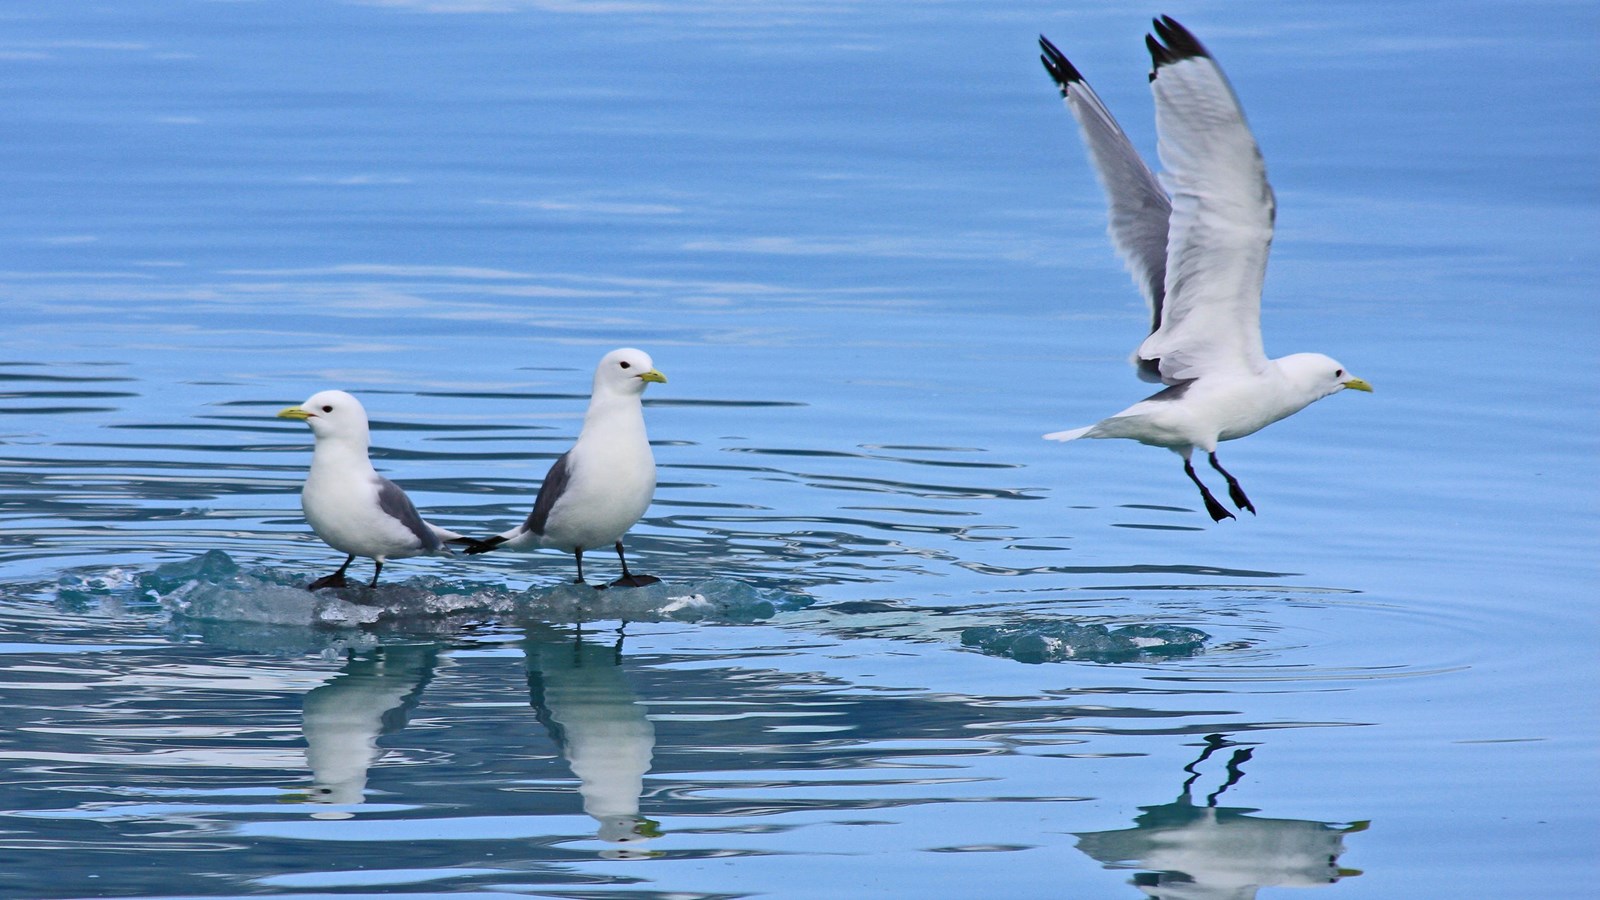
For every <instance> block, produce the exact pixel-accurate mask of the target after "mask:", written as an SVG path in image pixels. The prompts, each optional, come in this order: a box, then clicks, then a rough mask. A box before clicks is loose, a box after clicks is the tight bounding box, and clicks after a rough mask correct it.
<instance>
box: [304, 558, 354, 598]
mask: <svg viewBox="0 0 1600 900" xmlns="http://www.w3.org/2000/svg"><path fill="white" fill-rule="evenodd" d="M355 561H356V555H355V554H354V553H352V554H350V555H349V556H348V557H346V558H345V561H344V565H342V566H340V567H339V571H337V572H335V573H333V574H332V575H324V576H322V577H321V578H318V579H317V580H316V581H313V582H311V583H310V584H308V585H306V590H308V591H320V590H322V589H323V588H325V587H344V570H345V569H348V568H350V564H351V563H353V562H355Z"/></svg>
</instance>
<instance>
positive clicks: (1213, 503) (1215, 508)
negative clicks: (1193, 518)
mask: <svg viewBox="0 0 1600 900" xmlns="http://www.w3.org/2000/svg"><path fill="white" fill-rule="evenodd" d="M1183 473H1184V474H1185V475H1188V476H1189V480H1190V481H1192V482H1194V485H1195V487H1197V488H1199V489H1200V496H1201V497H1202V498H1203V499H1204V500H1205V501H1206V512H1208V513H1210V514H1211V521H1213V522H1221V521H1222V520H1223V519H1231V518H1233V517H1234V516H1233V513H1231V512H1228V508H1227V507H1225V506H1223V505H1222V504H1221V503H1218V502H1217V498H1215V497H1213V496H1211V489H1210V488H1208V487H1206V483H1205V482H1204V481H1201V480H1200V476H1199V475H1196V474H1195V473H1194V464H1193V463H1191V462H1189V460H1188V459H1184V461H1183Z"/></svg>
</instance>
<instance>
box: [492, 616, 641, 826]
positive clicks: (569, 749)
mask: <svg viewBox="0 0 1600 900" xmlns="http://www.w3.org/2000/svg"><path fill="white" fill-rule="evenodd" d="M622 640H623V636H622V633H621V631H619V632H618V633H617V638H616V641H615V643H611V644H607V643H603V642H601V641H597V640H595V639H592V638H591V639H589V640H585V639H584V636H583V632H582V631H581V630H578V631H574V632H573V633H571V634H570V635H569V634H567V633H565V632H563V631H560V630H558V629H555V628H549V627H544V626H539V627H535V628H533V629H530V630H529V632H528V637H527V639H526V640H524V641H523V642H522V649H523V652H524V654H526V656H525V664H526V666H527V673H528V698H529V702H531V703H532V704H533V707H534V709H535V710H536V711H537V714H538V717H539V722H540V723H541V724H543V725H544V727H545V728H546V729H547V730H548V731H549V732H550V737H551V739H552V740H554V741H555V743H556V746H557V747H558V748H559V749H560V751H561V756H562V757H563V758H564V759H566V761H567V764H568V765H569V766H571V767H572V774H574V775H576V776H577V777H578V782H579V783H578V793H579V794H580V795H582V797H583V811H584V812H585V813H586V814H588V815H589V817H590V818H592V819H594V820H595V821H596V822H598V823H599V824H600V828H599V832H598V834H597V836H598V837H599V838H600V839H601V840H603V841H610V842H612V843H617V844H637V843H642V842H644V841H648V840H651V839H653V838H657V837H660V836H661V829H660V827H659V823H658V822H656V821H655V820H653V819H649V818H646V817H645V816H643V815H641V814H640V813H639V797H640V795H641V794H643V793H644V776H645V773H647V772H649V771H650V760H651V757H652V754H653V753H654V751H655V746H656V729H655V726H654V725H652V724H651V723H650V719H649V718H648V717H647V716H646V715H645V706H644V704H642V703H640V702H639V699H638V697H637V696H636V695H635V694H634V692H633V689H632V688H631V687H630V686H629V685H628V680H627V677H626V676H625V675H624V674H623V671H622ZM605 855H607V856H611V857H613V858H637V857H643V856H648V855H649V854H648V853H646V852H644V851H641V850H637V849H634V848H626V849H617V850H613V851H610V852H608V853H606V854H605Z"/></svg>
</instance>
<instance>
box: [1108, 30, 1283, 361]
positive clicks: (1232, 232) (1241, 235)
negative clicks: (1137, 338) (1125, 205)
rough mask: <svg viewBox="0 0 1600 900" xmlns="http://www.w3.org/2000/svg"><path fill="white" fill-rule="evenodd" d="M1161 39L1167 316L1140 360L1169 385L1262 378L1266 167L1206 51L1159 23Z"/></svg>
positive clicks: (1268, 208)
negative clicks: (1234, 374) (1229, 374)
mask: <svg viewBox="0 0 1600 900" xmlns="http://www.w3.org/2000/svg"><path fill="white" fill-rule="evenodd" d="M1155 31H1156V36H1146V38H1145V43H1146V44H1147V45H1148V47H1149V49H1150V58H1151V61H1152V62H1153V63H1154V65H1155V71H1154V73H1153V74H1152V75H1151V76H1150V87H1151V90H1152V91H1153V92H1154V94H1155V100H1156V133H1157V136H1158V137H1159V144H1158V147H1157V150H1158V152H1159V154H1160V156H1161V166H1162V168H1163V170H1164V175H1163V177H1164V178H1165V180H1166V183H1167V186H1168V187H1170V188H1171V189H1172V222H1171V226H1170V227H1171V236H1170V238H1169V240H1168V244H1169V247H1168V252H1167V284H1166V302H1165V312H1164V313H1163V316H1162V321H1161V325H1160V327H1159V328H1157V329H1156V330H1155V332H1153V333H1152V334H1151V335H1150V336H1149V337H1148V338H1145V341H1144V344H1143V345H1141V346H1140V348H1139V355H1140V356H1141V357H1146V358H1152V359H1159V360H1161V374H1162V376H1163V377H1164V378H1165V379H1166V380H1167V382H1168V383H1169V384H1170V383H1172V382H1174V381H1178V380H1183V379H1186V378H1196V377H1199V376H1201V375H1204V374H1206V373H1207V372H1215V371H1219V370H1222V371H1230V370H1231V371H1239V370H1245V371H1257V370H1259V369H1260V368H1261V367H1262V366H1264V365H1266V362H1267V356H1266V353H1265V351H1264V349H1263V348H1262V345H1261V286H1262V282H1263V281H1264V279H1265V278H1266V272H1267V251H1268V249H1269V248H1270V247H1271V245H1272V222H1273V214H1274V210H1275V204H1274V201H1273V197H1272V187H1271V186H1270V185H1269V184H1268V183H1267V168H1266V164H1265V163H1264V162H1263V161H1262V159H1261V151H1260V150H1259V149H1258V148H1257V147H1256V140H1255V136H1254V135H1252V134H1251V133H1250V126H1249V124H1248V123H1246V122H1245V118H1244V111H1243V110H1242V109H1240V107H1239V100H1238V98H1237V97H1236V96H1234V93H1233V88H1232V87H1230V86H1229V85H1228V80H1227V78H1225V77H1224V76H1223V74H1222V70H1221V69H1220V68H1218V67H1217V64H1216V62H1215V61H1213V60H1212V58H1211V55H1210V54H1209V53H1208V52H1207V51H1206V48H1205V47H1204V46H1202V45H1201V44H1200V42H1199V41H1198V40H1196V39H1195V36H1194V35H1193V34H1191V33H1189V31H1188V30H1187V29H1185V28H1184V27H1183V26H1182V25H1179V24H1178V23H1177V22H1175V21H1173V20H1172V19H1171V18H1168V17H1163V18H1161V19H1158V20H1156V23H1155ZM1158 38H1159V39H1158Z"/></svg>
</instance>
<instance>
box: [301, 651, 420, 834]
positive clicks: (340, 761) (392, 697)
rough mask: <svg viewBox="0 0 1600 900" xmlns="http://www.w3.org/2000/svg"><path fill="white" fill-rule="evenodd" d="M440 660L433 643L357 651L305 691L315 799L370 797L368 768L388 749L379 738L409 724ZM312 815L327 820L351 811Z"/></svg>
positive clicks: (335, 800)
mask: <svg viewBox="0 0 1600 900" xmlns="http://www.w3.org/2000/svg"><path fill="white" fill-rule="evenodd" d="M437 662H438V650H437V648H435V647H434V646H433V645H432V644H420V645H406V644H390V645H387V646H384V647H379V648H378V649H376V650H374V651H371V652H370V653H364V654H361V655H356V654H352V655H351V656H350V658H349V661H348V662H346V663H345V665H344V667H343V668H342V669H340V670H339V674H338V675H335V676H334V677H333V678H331V679H329V680H328V682H327V683H326V684H324V685H322V686H320V687H317V688H313V689H312V690H310V691H309V692H307V693H306V696H305V702H304V707H303V709H304V712H303V713H302V720H301V721H302V724H303V725H304V727H305V738H306V763H307V764H308V765H310V767H311V779H312V786H311V796H310V798H309V799H310V800H311V801H312V802H315V803H333V804H352V803H361V802H363V801H364V800H365V799H366V787H367V771H368V770H369V769H371V768H372V766H373V764H374V763H376V762H377V761H378V760H379V759H380V758H381V757H382V756H383V754H384V751H383V749H382V748H380V747H379V746H378V738H379V737H381V736H383V735H385V734H392V733H394V732H396V731H399V730H400V729H402V728H404V727H405V725H406V720H407V719H408V718H409V717H410V715H411V710H412V709H413V708H415V707H416V704H417V700H418V699H419V698H420V697H421V696H422V690H423V688H424V687H426V686H427V684H428V682H429V680H431V679H432V678H433V669H434V666H435V664H436V663H437ZM313 815H314V817H315V818H321V819H327V818H348V817H349V816H350V815H351V814H350V813H348V812H331V811H330V812H319V813H314V814H313Z"/></svg>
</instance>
